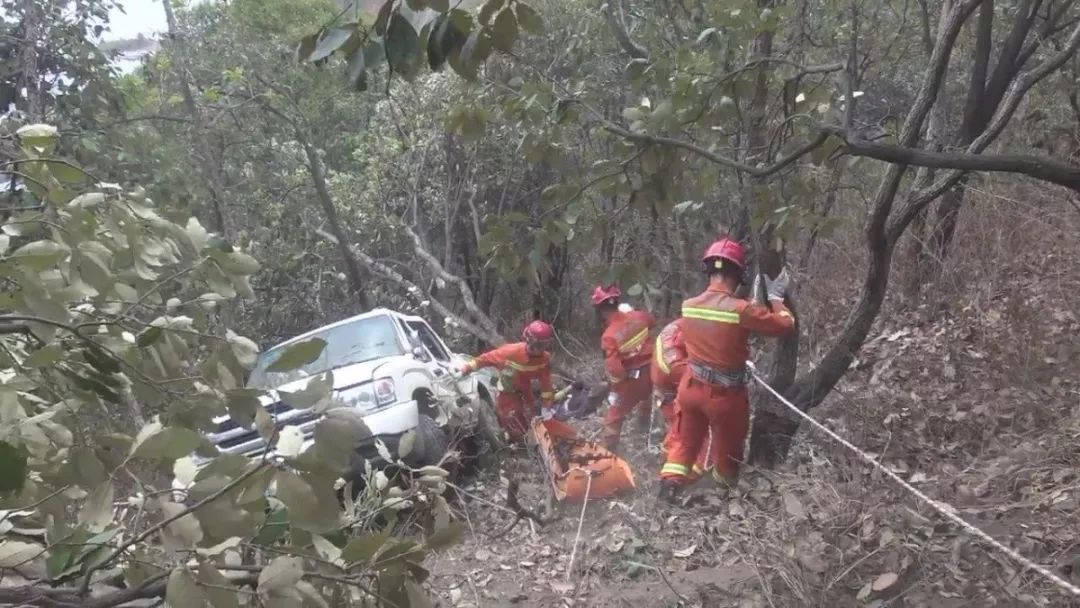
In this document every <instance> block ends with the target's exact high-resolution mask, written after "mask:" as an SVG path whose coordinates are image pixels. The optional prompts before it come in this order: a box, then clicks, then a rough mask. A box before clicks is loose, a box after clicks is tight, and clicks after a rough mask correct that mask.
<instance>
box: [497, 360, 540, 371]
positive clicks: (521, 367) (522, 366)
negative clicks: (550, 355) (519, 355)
mask: <svg viewBox="0 0 1080 608" xmlns="http://www.w3.org/2000/svg"><path fill="white" fill-rule="evenodd" d="M506 365H507V366H508V367H510V368H512V369H513V370H514V371H519V372H535V371H540V370H542V369H544V364H543V363H540V364H537V365H525V364H524V363H518V362H516V361H507V362H506Z"/></svg>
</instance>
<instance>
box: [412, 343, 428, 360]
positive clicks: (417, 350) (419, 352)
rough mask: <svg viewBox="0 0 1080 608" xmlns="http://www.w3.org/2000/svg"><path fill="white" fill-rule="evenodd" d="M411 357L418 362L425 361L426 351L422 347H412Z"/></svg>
mask: <svg viewBox="0 0 1080 608" xmlns="http://www.w3.org/2000/svg"><path fill="white" fill-rule="evenodd" d="M412 356H413V357H415V358H416V359H419V360H420V361H427V358H428V356H427V351H425V350H424V347H423V346H414V347H413V349H412Z"/></svg>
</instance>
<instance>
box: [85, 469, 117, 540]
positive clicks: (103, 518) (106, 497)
mask: <svg viewBox="0 0 1080 608" xmlns="http://www.w3.org/2000/svg"><path fill="white" fill-rule="evenodd" d="M114 491H115V490H114V488H113V484H112V480H111V479H109V480H105V481H104V482H102V483H101V484H99V485H98V487H96V488H94V491H93V492H91V493H90V496H89V497H87V499H86V501H85V502H84V503H83V505H82V510H81V511H80V512H79V524H81V525H82V526H84V527H85V528H86V529H87V530H89V531H90V532H101V531H102V530H104V529H105V528H106V527H107V526H108V525H109V524H111V523H112V520H113V516H112V515H113V493H114Z"/></svg>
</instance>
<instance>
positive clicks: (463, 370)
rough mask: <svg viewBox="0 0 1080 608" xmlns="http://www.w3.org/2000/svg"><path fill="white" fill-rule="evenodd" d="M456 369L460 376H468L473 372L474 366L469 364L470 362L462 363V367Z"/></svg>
mask: <svg viewBox="0 0 1080 608" xmlns="http://www.w3.org/2000/svg"><path fill="white" fill-rule="evenodd" d="M456 371H457V375H458V377H459V378H460V377H461V376H468V375H469V374H471V373H472V366H471V365H469V364H468V363H462V364H461V367H459V368H457V370H456Z"/></svg>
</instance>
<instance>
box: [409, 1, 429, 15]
mask: <svg viewBox="0 0 1080 608" xmlns="http://www.w3.org/2000/svg"><path fill="white" fill-rule="evenodd" d="M405 4H407V5H408V6H409V8H411V9H412V10H414V11H417V12H419V11H422V10H424V9H425V8H427V1H426V0H405Z"/></svg>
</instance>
